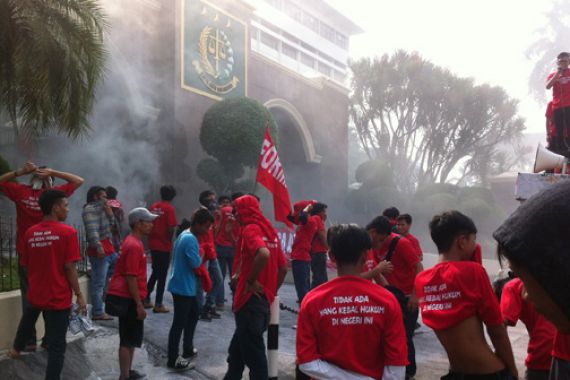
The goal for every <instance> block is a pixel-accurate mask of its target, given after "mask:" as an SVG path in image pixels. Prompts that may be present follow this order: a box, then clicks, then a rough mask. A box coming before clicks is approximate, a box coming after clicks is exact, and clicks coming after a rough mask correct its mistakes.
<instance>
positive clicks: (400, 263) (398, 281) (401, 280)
mask: <svg viewBox="0 0 570 380" xmlns="http://www.w3.org/2000/svg"><path fill="white" fill-rule="evenodd" d="M399 236H400V235H398V234H395V233H391V234H390V236H388V237H387V238H386V242H385V243H384V245H383V247H382V249H380V250H374V255H375V258H376V262H378V263H379V262H381V261H383V260H384V259H385V258H386V255H387V254H388V249H389V248H390V243H391V242H392V239H394V238H395V237H399ZM419 262H420V258H419V257H418V255H417V253H416V250H415V249H414V247H413V246H412V243H410V241H409V240H407V239H404V238H401V237H400V241H398V244H397V245H396V249H394V254H393V255H392V264H393V265H394V271H393V272H392V273H390V274H387V275H384V277H385V278H386V280H387V281H388V283H389V284H390V285H393V286H395V287H396V288H398V289H400V290H401V291H402V292H404V294H406V295H409V294H412V290H413V289H414V279H415V278H416V269H417V268H416V267H417V264H418V263H419Z"/></svg>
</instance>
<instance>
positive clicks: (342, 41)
mask: <svg viewBox="0 0 570 380" xmlns="http://www.w3.org/2000/svg"><path fill="white" fill-rule="evenodd" d="M335 43H336V44H337V45H338V46H340V47H341V48H343V49H348V37H346V36H345V35H344V34H340V33H339V32H336V40H335Z"/></svg>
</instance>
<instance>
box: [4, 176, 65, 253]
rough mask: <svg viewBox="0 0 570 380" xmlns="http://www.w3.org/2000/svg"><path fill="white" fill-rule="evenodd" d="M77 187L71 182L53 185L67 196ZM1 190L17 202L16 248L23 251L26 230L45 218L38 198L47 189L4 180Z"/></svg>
mask: <svg viewBox="0 0 570 380" xmlns="http://www.w3.org/2000/svg"><path fill="white" fill-rule="evenodd" d="M75 189H76V187H75V185H74V184H73V183H69V182H68V183H66V184H63V185H60V186H55V187H52V190H61V191H63V192H64V193H65V194H66V195H67V197H70V196H71V195H72V194H73V192H74V191H75ZM0 190H2V191H3V192H4V194H5V195H6V196H7V197H8V198H9V199H10V200H11V201H12V202H14V203H15V204H16V224H17V226H18V228H17V231H16V236H17V240H16V250H17V251H18V252H21V251H22V249H24V234H25V233H26V230H27V229H28V228H30V227H31V226H33V225H34V224H37V223H39V222H41V220H42V218H43V214H42V210H41V209H40V205H39V203H38V200H39V199H40V195H42V193H43V192H44V191H46V189H39V190H34V189H32V187H31V186H28V185H23V184H21V183H16V182H2V183H0Z"/></svg>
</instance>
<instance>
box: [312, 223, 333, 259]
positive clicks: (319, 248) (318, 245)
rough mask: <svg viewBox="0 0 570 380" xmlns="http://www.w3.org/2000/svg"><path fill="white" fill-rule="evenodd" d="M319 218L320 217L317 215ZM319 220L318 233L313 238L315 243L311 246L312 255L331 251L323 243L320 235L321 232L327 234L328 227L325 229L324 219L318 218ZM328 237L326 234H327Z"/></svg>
mask: <svg viewBox="0 0 570 380" xmlns="http://www.w3.org/2000/svg"><path fill="white" fill-rule="evenodd" d="M316 216H318V215H316ZM318 218H319V220H318V225H317V231H316V232H315V236H314V237H313V242H312V245H311V254H314V253H323V252H327V251H328V250H329V249H328V247H327V246H326V245H325V244H324V243H323V242H322V240H321V239H320V238H319V236H318V234H319V233H320V232H326V227H325V222H324V221H323V219H322V218H321V217H320V216H318ZM325 236H326V234H325Z"/></svg>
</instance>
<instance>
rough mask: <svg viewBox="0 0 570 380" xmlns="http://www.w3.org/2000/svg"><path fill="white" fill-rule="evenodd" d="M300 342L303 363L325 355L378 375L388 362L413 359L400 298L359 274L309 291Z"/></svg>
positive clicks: (302, 312) (339, 363)
mask: <svg viewBox="0 0 570 380" xmlns="http://www.w3.org/2000/svg"><path fill="white" fill-rule="evenodd" d="M296 345H297V362H298V363H299V364H303V363H309V362H312V361H314V360H319V359H320V360H325V361H327V362H330V363H332V364H334V365H336V366H339V367H341V368H343V369H346V370H349V371H353V372H356V373H359V374H362V375H365V376H370V377H373V378H375V379H381V378H382V373H383V371H384V366H386V365H392V366H405V365H407V364H408V352H407V345H406V331H405V330H404V322H403V319H402V311H401V309H400V304H399V303H398V301H397V300H396V297H394V295H392V293H390V292H388V291H387V290H385V289H384V288H382V287H381V286H379V285H373V284H370V282H369V281H366V280H364V279H362V278H360V277H358V276H341V277H337V278H335V279H333V280H330V281H329V282H327V283H325V284H323V285H321V286H319V287H318V288H315V289H313V290H311V291H310V292H309V293H308V294H307V295H306V296H305V298H304V299H303V303H302V304H301V310H300V311H299V319H298V321H297V343H296Z"/></svg>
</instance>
